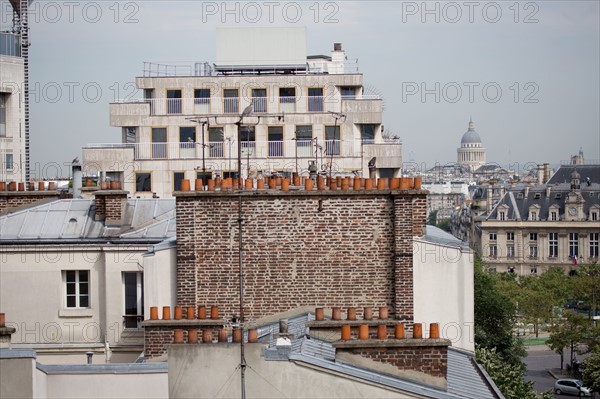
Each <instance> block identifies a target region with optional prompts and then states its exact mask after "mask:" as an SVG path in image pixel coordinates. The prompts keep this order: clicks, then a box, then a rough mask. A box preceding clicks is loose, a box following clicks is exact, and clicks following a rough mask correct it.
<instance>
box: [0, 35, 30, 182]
mask: <svg viewBox="0 0 600 399" xmlns="http://www.w3.org/2000/svg"><path fill="white" fill-rule="evenodd" d="M24 87H25V61H24V59H23V57H22V56H21V35H20V34H19V33H18V32H0V181H19V182H22V181H26V179H25V177H26V161H27V156H26V151H25V148H26V118H25V116H26V115H25V96H24V92H23V90H24Z"/></svg>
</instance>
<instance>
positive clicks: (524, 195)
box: [487, 183, 600, 220]
mask: <svg viewBox="0 0 600 399" xmlns="http://www.w3.org/2000/svg"><path fill="white" fill-rule="evenodd" d="M549 187H550V193H549V195H548V191H547V186H545V185H541V186H535V187H531V188H530V189H529V190H525V189H524V188H523V187H520V188H517V189H511V190H509V191H507V192H506V194H505V195H504V197H502V198H501V199H500V201H499V202H498V203H497V204H496V206H495V207H494V209H492V211H491V212H490V214H489V215H488V216H487V219H488V220H490V219H492V220H495V219H497V218H498V210H499V208H504V209H506V211H505V212H506V215H505V217H506V219H507V220H519V219H521V220H525V219H526V218H527V217H528V215H529V208H530V207H531V206H533V205H537V206H538V207H539V210H538V218H539V220H547V219H548V216H549V214H550V208H558V210H559V212H560V213H565V200H566V198H567V194H568V193H569V192H570V191H571V186H570V184H565V183H563V184H556V185H551V186H549ZM526 191H527V192H526ZM580 193H581V196H582V198H583V201H584V205H583V211H584V213H585V214H587V213H588V212H589V209H590V207H591V206H594V205H596V206H600V184H596V183H594V184H592V185H591V186H585V185H581V190H580Z"/></svg>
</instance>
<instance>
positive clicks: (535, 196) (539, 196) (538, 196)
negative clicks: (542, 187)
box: [533, 193, 541, 199]
mask: <svg viewBox="0 0 600 399" xmlns="http://www.w3.org/2000/svg"><path fill="white" fill-rule="evenodd" d="M540 198H541V194H540V193H535V195H534V196H533V199H540Z"/></svg>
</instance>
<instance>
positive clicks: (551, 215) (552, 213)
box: [550, 211, 558, 221]
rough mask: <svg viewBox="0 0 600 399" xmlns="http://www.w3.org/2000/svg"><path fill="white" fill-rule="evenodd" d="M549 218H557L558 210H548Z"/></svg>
mask: <svg viewBox="0 0 600 399" xmlns="http://www.w3.org/2000/svg"><path fill="white" fill-rule="evenodd" d="M550 220H552V221H556V220H558V212H556V211H552V212H550Z"/></svg>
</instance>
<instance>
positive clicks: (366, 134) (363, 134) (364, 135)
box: [360, 124, 377, 144]
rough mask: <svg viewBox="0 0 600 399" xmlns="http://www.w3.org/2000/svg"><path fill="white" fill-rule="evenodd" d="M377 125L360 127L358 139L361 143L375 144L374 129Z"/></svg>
mask: <svg viewBox="0 0 600 399" xmlns="http://www.w3.org/2000/svg"><path fill="white" fill-rule="evenodd" d="M376 128H377V125H372V124H363V125H360V138H361V140H362V142H363V143H366V144H373V143H374V142H375V129H376Z"/></svg>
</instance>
